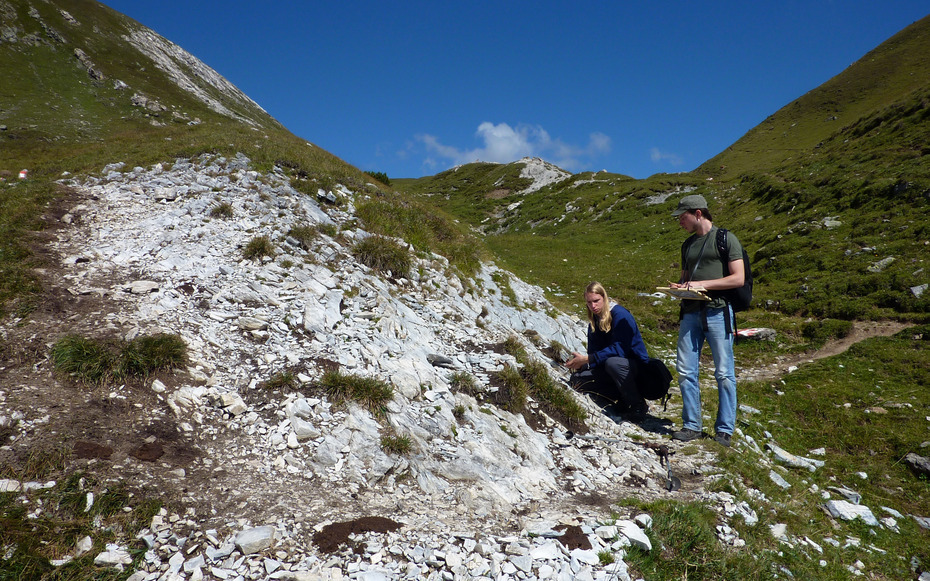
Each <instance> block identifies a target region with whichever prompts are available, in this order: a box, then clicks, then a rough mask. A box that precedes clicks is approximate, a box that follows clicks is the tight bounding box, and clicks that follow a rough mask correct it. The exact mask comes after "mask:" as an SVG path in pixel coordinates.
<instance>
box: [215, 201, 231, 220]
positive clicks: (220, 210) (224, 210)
mask: <svg viewBox="0 0 930 581" xmlns="http://www.w3.org/2000/svg"><path fill="white" fill-rule="evenodd" d="M210 216H211V217H213V218H221V219H223V220H229V219H230V218H232V217H233V206H232V204H230V203H229V202H220V203H218V204H217V205H215V206H213V207H212V208H211V209H210Z"/></svg>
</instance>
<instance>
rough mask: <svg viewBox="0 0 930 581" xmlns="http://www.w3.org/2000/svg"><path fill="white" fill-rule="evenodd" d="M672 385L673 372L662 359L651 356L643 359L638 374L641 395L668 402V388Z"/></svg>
mask: <svg viewBox="0 0 930 581" xmlns="http://www.w3.org/2000/svg"><path fill="white" fill-rule="evenodd" d="M671 385H672V372H671V371H669V369H668V367H666V365H665V363H664V362H663V361H662V360H661V359H655V358H653V357H650V358H649V359H647V360H646V361H641V362H640V364H639V370H638V372H637V375H636V387H637V389H639V393H640V395H642V396H643V398H645V399H649V400H664V402H663V404H665V403H667V402H668V388H669V387H670V386H671Z"/></svg>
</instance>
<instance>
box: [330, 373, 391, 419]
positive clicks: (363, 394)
mask: <svg viewBox="0 0 930 581" xmlns="http://www.w3.org/2000/svg"><path fill="white" fill-rule="evenodd" d="M320 386H321V387H322V388H323V389H324V390H325V392H326V394H327V395H328V396H329V397H330V398H331V399H332V400H333V401H334V402H337V403H339V402H347V401H354V402H356V403H358V404H359V405H361V406H362V407H364V408H366V409H367V410H368V411H370V412H371V413H372V414H374V415H376V416H384V415H385V414H387V404H388V402H390V401H391V399H392V398H393V397H394V388H393V387H391V385H390V384H388V383H386V382H384V381H381V380H380V379H377V378H374V377H362V376H360V375H349V374H344V373H342V372H341V371H338V370H337V371H327V372H326V373H324V374H323V377H321V378H320Z"/></svg>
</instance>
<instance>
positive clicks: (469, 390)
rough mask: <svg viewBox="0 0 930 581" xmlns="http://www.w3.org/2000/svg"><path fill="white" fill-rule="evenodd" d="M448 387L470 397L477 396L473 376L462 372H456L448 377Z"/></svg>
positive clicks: (475, 382)
mask: <svg viewBox="0 0 930 581" xmlns="http://www.w3.org/2000/svg"><path fill="white" fill-rule="evenodd" d="M449 385H450V386H451V387H452V389H453V390H454V391H457V392H459V393H465V394H468V395H470V396H472V397H474V396H476V395H478V393H479V392H478V382H477V381H475V378H474V376H472V375H470V374H468V373H465V372H464V371H456V372H455V373H453V374H452V375H450V376H449Z"/></svg>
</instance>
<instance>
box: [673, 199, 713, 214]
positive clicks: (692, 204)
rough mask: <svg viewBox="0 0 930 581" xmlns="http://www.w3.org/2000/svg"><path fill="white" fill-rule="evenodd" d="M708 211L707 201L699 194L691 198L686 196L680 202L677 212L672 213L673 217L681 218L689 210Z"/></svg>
mask: <svg viewBox="0 0 930 581" xmlns="http://www.w3.org/2000/svg"><path fill="white" fill-rule="evenodd" d="M706 209H707V200H705V199H704V196H700V195H698V194H691V195H690V196H685V197H684V198H682V199H681V200H679V201H678V207H677V208H675V211H674V212H672V216H681V215H682V214H684V213H685V212H687V211H688V210H706Z"/></svg>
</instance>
